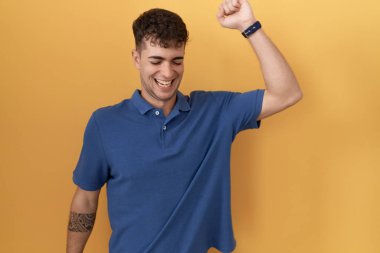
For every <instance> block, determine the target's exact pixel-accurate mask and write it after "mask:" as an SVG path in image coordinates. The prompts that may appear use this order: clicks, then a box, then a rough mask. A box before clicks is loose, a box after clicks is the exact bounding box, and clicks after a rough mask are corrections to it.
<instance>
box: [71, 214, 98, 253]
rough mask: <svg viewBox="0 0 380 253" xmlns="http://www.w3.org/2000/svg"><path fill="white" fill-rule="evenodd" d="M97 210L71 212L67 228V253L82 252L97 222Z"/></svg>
mask: <svg viewBox="0 0 380 253" xmlns="http://www.w3.org/2000/svg"><path fill="white" fill-rule="evenodd" d="M95 217H96V211H95V212H94V211H90V210H89V211H88V213H87V212H86V213H77V212H74V211H71V212H70V218H69V225H68V229H67V249H66V252H67V253H82V252H83V250H84V247H85V245H86V242H87V240H88V238H89V237H90V234H91V231H92V228H93V226H94V224H95Z"/></svg>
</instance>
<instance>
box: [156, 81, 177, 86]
mask: <svg viewBox="0 0 380 253" xmlns="http://www.w3.org/2000/svg"><path fill="white" fill-rule="evenodd" d="M155 80H156V82H157V83H158V84H159V85H160V86H165V87H169V86H170V85H171V84H172V81H173V80H171V81H164V80H158V79H155Z"/></svg>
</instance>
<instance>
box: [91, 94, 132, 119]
mask: <svg viewBox="0 0 380 253" xmlns="http://www.w3.org/2000/svg"><path fill="white" fill-rule="evenodd" d="M128 108H130V99H124V100H122V101H120V102H119V103H116V104H113V105H108V106H103V107H99V108H98V109H96V110H95V111H94V112H93V114H92V116H93V117H94V118H95V120H96V121H104V120H110V119H112V118H115V117H119V116H120V115H121V114H123V113H125V111H126V110H128Z"/></svg>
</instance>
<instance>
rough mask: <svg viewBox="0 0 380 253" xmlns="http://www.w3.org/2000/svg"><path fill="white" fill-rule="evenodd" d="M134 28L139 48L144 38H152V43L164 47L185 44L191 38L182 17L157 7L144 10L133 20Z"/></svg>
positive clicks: (136, 43)
mask: <svg viewBox="0 0 380 253" xmlns="http://www.w3.org/2000/svg"><path fill="white" fill-rule="evenodd" d="M132 28H133V35H134V36H135V45H136V48H137V49H140V48H141V44H142V42H143V39H146V40H149V39H150V40H151V43H152V44H158V45H159V46H160V47H164V48H168V47H181V46H185V45H186V43H187V41H188V39H189V32H188V31H187V29H186V24H185V23H184V22H183V20H182V18H181V17H180V16H179V15H178V14H176V13H174V12H171V11H168V10H164V9H158V8H155V9H151V10H148V11H146V12H144V13H143V14H141V15H140V16H139V17H138V18H137V19H136V20H135V21H134V22H133V25H132Z"/></svg>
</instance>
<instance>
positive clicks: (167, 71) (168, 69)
mask: <svg viewBox="0 0 380 253" xmlns="http://www.w3.org/2000/svg"><path fill="white" fill-rule="evenodd" d="M173 73H174V70H173V66H172V65H171V64H170V63H168V62H166V63H164V64H162V67H161V74H162V76H163V77H165V78H168V79H169V78H171V77H173Z"/></svg>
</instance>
